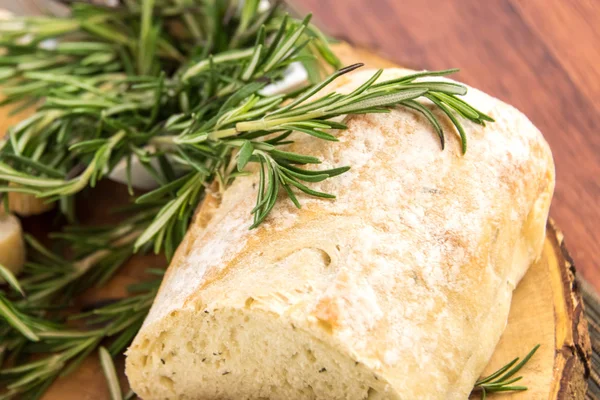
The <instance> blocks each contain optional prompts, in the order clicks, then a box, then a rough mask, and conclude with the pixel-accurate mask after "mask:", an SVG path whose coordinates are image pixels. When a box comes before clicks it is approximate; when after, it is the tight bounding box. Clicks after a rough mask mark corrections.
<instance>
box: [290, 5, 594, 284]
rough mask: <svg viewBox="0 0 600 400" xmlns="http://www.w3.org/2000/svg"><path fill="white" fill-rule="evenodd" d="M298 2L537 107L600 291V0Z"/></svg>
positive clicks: (572, 236)
mask: <svg viewBox="0 0 600 400" xmlns="http://www.w3.org/2000/svg"><path fill="white" fill-rule="evenodd" d="M295 3H297V8H298V9H299V10H302V11H303V12H307V11H312V12H313V14H314V16H315V21H316V23H317V24H318V25H319V26H321V27H325V28H326V30H327V32H328V33H330V34H332V35H333V36H337V37H342V38H344V39H346V40H347V41H349V42H351V43H354V44H357V45H360V46H363V47H368V48H370V49H376V50H377V51H378V52H379V53H381V54H382V55H384V56H385V57H386V58H389V59H391V60H393V61H395V62H398V63H400V64H402V65H405V66H407V67H411V68H417V69H422V68H425V69H445V68H450V67H459V68H461V72H460V73H459V74H457V75H456V78H458V79H459V80H461V81H464V82H465V83H467V84H469V85H472V86H475V87H477V88H479V89H482V90H484V91H486V92H488V93H490V94H492V95H493V96H495V97H498V98H500V99H502V100H504V101H506V102H508V103H510V104H512V105H514V106H515V107H517V108H518V109H520V110H521V111H523V112H524V113H525V114H527V115H528V116H529V118H530V119H531V120H532V121H533V123H534V124H535V125H536V126H538V127H539V129H540V130H541V131H542V132H543V133H544V135H545V137H546V139H547V140H548V142H549V143H550V146H551V147H552V151H553V153H554V158H555V162H556V169H557V186H556V193H555V197H554V202H553V205H552V211H551V215H552V217H553V218H554V219H555V220H556V221H557V223H558V225H559V226H560V227H561V229H562V230H563V231H564V233H565V236H566V238H567V246H568V248H569V250H570V251H571V253H572V256H573V258H574V260H575V264H576V265H577V269H578V271H579V272H580V273H581V274H582V275H583V276H584V277H585V278H586V279H587V280H588V281H590V282H591V283H592V284H593V285H594V286H595V287H596V289H599V290H600V132H598V130H599V127H598V123H597V121H596V119H597V118H598V117H599V116H600V100H598V99H600V67H599V66H598V64H599V63H600V46H599V44H600V1H598V0H487V1H481V0H454V1H440V0H344V1H340V0H295ZM594 99H596V100H594Z"/></svg>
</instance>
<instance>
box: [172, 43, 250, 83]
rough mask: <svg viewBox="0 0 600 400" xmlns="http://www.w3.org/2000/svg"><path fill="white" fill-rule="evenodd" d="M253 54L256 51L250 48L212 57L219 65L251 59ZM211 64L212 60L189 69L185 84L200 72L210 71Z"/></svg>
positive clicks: (184, 76) (185, 75)
mask: <svg viewBox="0 0 600 400" xmlns="http://www.w3.org/2000/svg"><path fill="white" fill-rule="evenodd" d="M253 52H254V49H252V48H250V49H245V50H239V51H235V52H229V53H223V54H219V55H217V56H214V57H212V63H213V64H219V63H223V62H227V61H236V60H243V59H244V58H248V57H251V56H252V53H253ZM210 64H211V59H208V60H202V61H200V62H199V63H197V64H195V65H194V66H192V67H191V68H190V69H188V70H187V71H186V72H185V73H184V74H183V76H182V77H181V80H182V81H184V82H185V81H187V80H189V79H190V78H192V77H194V76H195V75H198V74H199V73H200V72H202V71H204V70H206V69H208V68H209V67H210Z"/></svg>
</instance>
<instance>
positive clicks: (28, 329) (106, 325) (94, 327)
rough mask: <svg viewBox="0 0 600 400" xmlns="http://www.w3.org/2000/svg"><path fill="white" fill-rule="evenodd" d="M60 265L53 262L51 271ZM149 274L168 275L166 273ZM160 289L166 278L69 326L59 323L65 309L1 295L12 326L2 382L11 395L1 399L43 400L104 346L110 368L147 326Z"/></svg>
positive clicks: (2, 330)
mask: <svg viewBox="0 0 600 400" xmlns="http://www.w3.org/2000/svg"><path fill="white" fill-rule="evenodd" d="M130 254H131V252H130ZM48 255H50V254H48ZM52 255H53V256H55V257H58V256H57V255H54V254H52ZM54 266H55V264H54V263H53V262H52V261H50V260H48V263H47V265H46V267H47V268H48V269H52V268H54ZM149 272H151V273H154V274H158V275H159V276H161V275H162V270H160V271H157V270H150V271H149ZM8 274H10V272H8ZM11 280H12V279H11ZM159 285H160V279H159V280H156V281H150V282H147V283H144V284H137V285H134V286H132V287H131V290H132V292H133V293H135V292H139V293H138V294H134V295H133V296H131V297H128V298H126V299H122V300H118V301H115V302H111V303H110V304H108V305H105V306H102V307H99V308H95V309H92V310H90V311H87V312H84V313H80V314H76V315H71V316H70V317H69V321H71V323H69V324H65V323H64V322H59V321H58V320H59V319H61V315H62V314H61V313H60V312H58V313H57V311H60V308H59V310H57V311H52V310H50V309H48V307H47V304H41V303H39V302H38V301H36V300H33V299H32V300H31V301H30V300H29V298H25V299H24V300H23V301H15V300H12V301H11V300H10V299H9V298H7V297H6V295H5V294H1V295H0V316H1V317H2V318H3V320H4V321H6V323H0V337H1V338H2V349H1V351H0V354H1V357H0V382H2V383H4V387H5V388H6V391H5V392H3V393H0V399H12V398H15V397H19V398H27V399H37V398H39V397H40V396H41V395H42V394H43V393H44V392H45V390H46V389H47V388H48V387H49V385H50V384H52V382H53V381H54V380H55V379H56V378H58V377H59V376H65V375H67V374H69V373H70V372H71V371H74V370H75V369H76V368H77V367H78V366H79V365H80V363H81V362H83V360H84V359H85V358H86V357H87V356H88V355H89V354H90V353H91V352H93V351H94V350H95V349H96V348H97V347H98V346H99V345H100V344H101V343H108V347H107V349H106V350H105V351H103V352H102V357H101V358H102V364H103V366H106V365H107V357H114V356H116V355H117V354H120V353H121V352H122V350H123V349H124V348H125V347H126V346H127V345H128V344H129V343H130V341H131V340H132V339H133V337H134V336H135V334H136V333H137V331H138V330H139V328H140V327H141V325H142V323H143V321H144V319H145V317H146V314H147V313H148V311H149V309H150V306H151V305H152V302H153V300H154V297H155V295H156V292H157V290H158V287H159ZM14 289H15V290H19V287H18V286H16V285H15V286H14ZM73 322H77V323H78V324H77V325H74V324H73ZM85 326H87V328H86V329H81V328H78V327H85ZM107 341H108V342H107ZM32 354H38V357H33V358H32V357H31V355H32ZM105 371H106V369H105ZM114 390H115V389H114V388H111V393H112V392H114ZM114 393H116V392H114Z"/></svg>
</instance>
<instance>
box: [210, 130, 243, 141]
mask: <svg viewBox="0 0 600 400" xmlns="http://www.w3.org/2000/svg"><path fill="white" fill-rule="evenodd" d="M238 133H240V131H239V130H238V129H237V128H229V129H220V130H218V131H213V132H211V133H210V134H209V135H208V137H209V139H211V140H219V139H224V138H227V137H231V136H235V135H237V134H238Z"/></svg>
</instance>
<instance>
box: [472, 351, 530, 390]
mask: <svg viewBox="0 0 600 400" xmlns="http://www.w3.org/2000/svg"><path fill="white" fill-rule="evenodd" d="M539 347H540V345H539V344H538V345H536V346H535V347H534V348H533V349H531V351H530V352H529V353H528V354H527V355H526V356H525V358H523V359H522V360H521V361H520V362H519V358H518V357H517V358H515V359H514V360H512V361H511V362H509V363H508V364H506V365H505V366H503V367H502V368H500V369H498V370H497V371H496V372H494V373H492V374H490V375H489V376H487V377H485V378H481V379H479V380H478V381H477V382H475V387H474V388H473V392H481V399H482V400H485V399H486V398H487V394H488V393H495V392H511V391H524V390H527V386H515V385H513V383H515V382H518V381H520V380H521V379H522V378H523V377H522V376H518V377H516V378H513V376H514V375H515V374H516V373H517V372H519V371H520V370H521V368H523V366H524V365H525V364H527V362H528V361H529V360H530V359H531V357H533V355H534V354H535V352H536V351H537V350H538V349H539ZM517 363H518V364H517ZM515 364H516V365H515Z"/></svg>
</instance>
